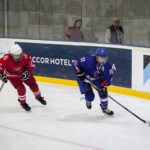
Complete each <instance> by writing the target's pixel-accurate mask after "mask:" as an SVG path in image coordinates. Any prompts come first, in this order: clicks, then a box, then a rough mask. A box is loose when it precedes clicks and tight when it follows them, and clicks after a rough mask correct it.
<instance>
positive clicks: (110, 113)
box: [102, 109, 114, 116]
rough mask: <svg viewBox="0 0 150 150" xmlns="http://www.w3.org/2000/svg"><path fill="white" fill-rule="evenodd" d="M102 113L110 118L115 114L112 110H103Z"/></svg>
mask: <svg viewBox="0 0 150 150" xmlns="http://www.w3.org/2000/svg"><path fill="white" fill-rule="evenodd" d="M102 112H103V113H105V114H107V115H110V116H112V115H114V112H113V111H112V110H109V109H102Z"/></svg>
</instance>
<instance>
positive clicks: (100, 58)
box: [96, 56, 108, 65]
mask: <svg viewBox="0 0 150 150" xmlns="http://www.w3.org/2000/svg"><path fill="white" fill-rule="evenodd" d="M96 60H97V62H98V64H100V65H104V64H105V63H106V62H107V60H108V57H101V56H96Z"/></svg>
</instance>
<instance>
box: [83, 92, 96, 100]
mask: <svg viewBox="0 0 150 150" xmlns="http://www.w3.org/2000/svg"><path fill="white" fill-rule="evenodd" d="M94 98H95V95H94V93H93V91H92V90H90V91H87V92H86V93H85V99H86V100H87V101H90V102H91V101H93V100H94Z"/></svg>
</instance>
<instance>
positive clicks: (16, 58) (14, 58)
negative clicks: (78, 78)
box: [11, 54, 22, 61]
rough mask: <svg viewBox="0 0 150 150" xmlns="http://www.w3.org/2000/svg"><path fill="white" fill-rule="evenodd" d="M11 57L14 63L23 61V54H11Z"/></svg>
mask: <svg viewBox="0 0 150 150" xmlns="http://www.w3.org/2000/svg"><path fill="white" fill-rule="evenodd" d="M11 55H12V58H13V60H14V61H20V60H21V59H22V54H20V55H14V54H11Z"/></svg>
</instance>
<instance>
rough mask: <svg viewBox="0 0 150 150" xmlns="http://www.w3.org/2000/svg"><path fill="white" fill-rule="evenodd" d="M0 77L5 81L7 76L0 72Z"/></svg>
mask: <svg viewBox="0 0 150 150" xmlns="http://www.w3.org/2000/svg"><path fill="white" fill-rule="evenodd" d="M0 79H1V80H2V81H3V82H4V83H7V77H6V75H5V74H0Z"/></svg>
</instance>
